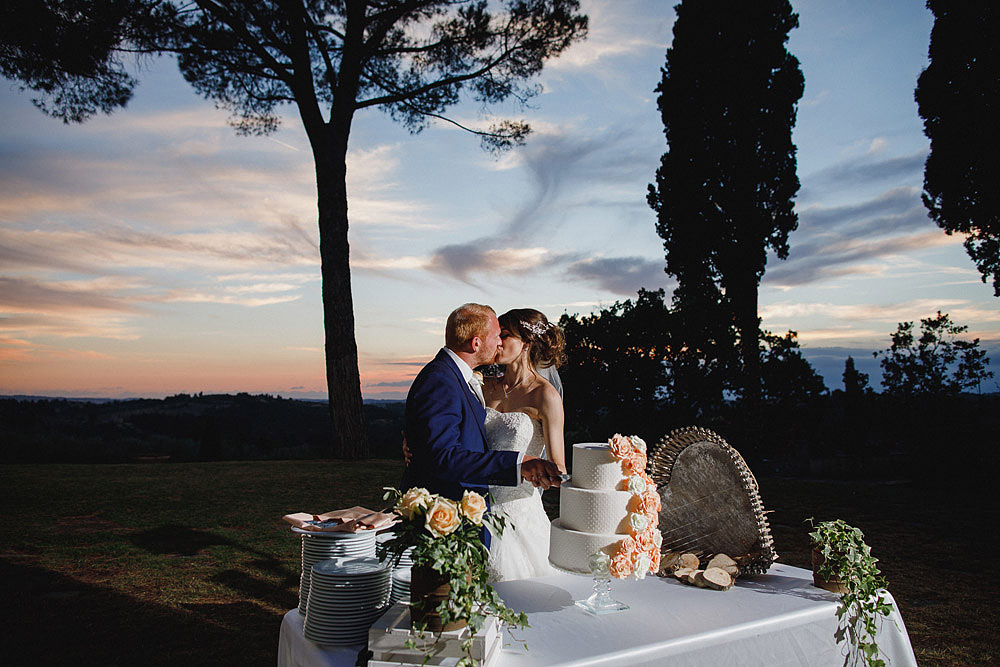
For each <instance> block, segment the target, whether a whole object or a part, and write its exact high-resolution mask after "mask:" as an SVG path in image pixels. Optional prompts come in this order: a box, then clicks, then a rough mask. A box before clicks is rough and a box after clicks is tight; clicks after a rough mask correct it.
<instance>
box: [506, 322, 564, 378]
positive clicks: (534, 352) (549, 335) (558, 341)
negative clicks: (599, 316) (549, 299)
mask: <svg viewBox="0 0 1000 667" xmlns="http://www.w3.org/2000/svg"><path fill="white" fill-rule="evenodd" d="M499 320H500V328H502V329H507V330H508V331H510V332H511V333H512V334H514V335H515V336H517V337H518V338H520V339H521V340H522V341H524V342H525V343H527V344H528V345H529V347H528V359H529V361H531V365H532V366H534V367H535V368H548V367H549V366H554V367H556V368H558V367H560V366H562V365H563V364H565V363H566V351H565V350H566V335H565V334H564V333H563V330H562V327H559V326H558V325H555V324H553V323H552V322H549V320H548V318H547V317H545V314H544V313H541V312H539V311H537V310H535V309H534V308H515V309H514V310H508V311H507V312H506V313H504V314H503V315H501V316H500V317H499Z"/></svg>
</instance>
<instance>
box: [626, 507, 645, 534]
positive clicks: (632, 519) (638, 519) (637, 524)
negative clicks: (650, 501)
mask: <svg viewBox="0 0 1000 667" xmlns="http://www.w3.org/2000/svg"><path fill="white" fill-rule="evenodd" d="M628 522H629V523H630V524H631V525H632V531H633V532H636V533H641V532H642V531H644V530H646V526H648V525H649V517H648V516H646V515H645V514H640V513H639V512H632V513H631V514H629V516H628Z"/></svg>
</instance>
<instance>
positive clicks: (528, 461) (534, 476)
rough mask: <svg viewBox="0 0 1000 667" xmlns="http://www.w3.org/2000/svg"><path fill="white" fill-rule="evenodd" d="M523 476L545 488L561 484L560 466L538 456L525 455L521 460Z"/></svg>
mask: <svg viewBox="0 0 1000 667" xmlns="http://www.w3.org/2000/svg"><path fill="white" fill-rule="evenodd" d="M521 477H523V478H524V479H526V480H528V481H529V482H531V483H532V484H534V485H535V486H537V487H538V488H540V489H542V490H545V489H548V488H551V487H553V486H559V484H560V482H559V467H558V466H557V465H556V464H555V463H553V462H552V461H546V460H545V459H540V458H538V457H537V456H525V457H524V460H523V461H521Z"/></svg>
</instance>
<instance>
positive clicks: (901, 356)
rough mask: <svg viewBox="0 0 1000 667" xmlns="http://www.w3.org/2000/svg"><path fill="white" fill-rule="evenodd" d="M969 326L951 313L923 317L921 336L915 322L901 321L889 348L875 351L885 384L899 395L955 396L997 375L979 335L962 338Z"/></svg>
mask: <svg viewBox="0 0 1000 667" xmlns="http://www.w3.org/2000/svg"><path fill="white" fill-rule="evenodd" d="M968 329H969V327H967V326H964V325H958V324H955V323H953V322H952V321H951V319H950V318H949V317H948V315H947V313H945V314H942V313H941V311H938V312H937V316H935V317H928V318H924V319H921V320H920V336H919V337H917V336H916V334H915V333H914V331H913V322H900V323H899V325H898V328H897V329H896V331H895V333H893V334H891V339H892V344H891V345H890V346H889V348H888V349H886V350H883V351H881V352H875V353H873V354H874V355H875V356H876V357H881V359H879V364H880V365H881V366H882V387H883V389H884V390H885V392H886V393H887V394H890V395H898V396H954V395H957V394H958V393H960V392H961V391H963V390H965V389H972V388H978V387H979V385H980V383H981V382H982V381H983V380H985V379H987V378H991V377H993V372H992V371H989V370H987V369H986V367H987V366H988V365H989V363H990V360H989V358H988V357H987V356H986V350H982V349H980V348H979V339H978V338H976V339H974V340H972V341H967V340H962V339H960V338H958V337H957V336H958V334H961V333H964V332H966V331H968Z"/></svg>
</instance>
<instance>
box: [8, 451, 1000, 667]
mask: <svg viewBox="0 0 1000 667" xmlns="http://www.w3.org/2000/svg"><path fill="white" fill-rule="evenodd" d="M400 472H401V463H399V462H397V461H385V460H372V461H364V462H353V463H345V462H342V461H294V462H246V463H244V462H222V463H183V464H181V463H179V464H166V465H9V466H0V499H2V505H0V507H2V510H3V511H2V515H0V517H2V518H0V522H2V534H3V542H2V548H0V582H2V583H0V590H2V592H3V601H4V604H3V617H2V618H0V621H2V622H0V628H2V630H0V638H2V640H3V646H4V647H5V651H4V652H5V655H4V663H5V664H10V665H52V664H69V663H73V664H102V665H126V664H127V665H158V664H163V665H177V664H187V665H201V664H210V665H229V664H232V665H237V664H238V665H265V664H274V662H275V659H276V652H277V640H278V628H279V624H280V620H281V616H282V615H283V614H284V613H285V612H286V611H287V610H289V609H291V608H293V607H294V606H296V604H297V603H298V578H299V560H300V552H299V541H298V540H297V539H296V538H295V537H294V536H293V535H292V533H291V532H290V531H289V530H288V528H287V526H286V525H285V524H283V523H282V521H281V516H282V515H284V514H287V513H289V512H293V511H307V512H322V511H325V510H330V509H336V508H341V507H348V506H351V505H356V504H358V505H364V506H367V507H372V508H375V507H378V506H380V505H381V502H382V501H381V488H382V487H383V486H389V485H396V484H398V480H399V476H400ZM760 484H761V493H762V496H763V499H764V503H765V506H766V507H768V508H770V509H773V510H774V512H773V513H772V514H771V515H770V517H771V524H772V529H773V532H774V535H775V541H776V547H777V550H778V553H779V554H781V561H782V562H785V563H789V564H792V565H798V566H801V567H807V568H808V567H809V548H808V544H807V538H806V532H807V529H806V526H805V525H804V524H803V519H805V518H806V517H809V516H815V517H816V518H817V519H818V520H823V519H829V518H838V517H839V518H843V519H844V520H845V521H847V522H848V523H851V524H852V525H856V526H858V527H860V528H861V529H862V530H863V531H864V532H865V535H866V538H867V539H868V542H869V544H870V545H871V546H872V549H873V552H874V554H875V556H876V557H878V558H879V559H880V566H881V567H882V569H883V572H884V573H885V574H886V576H887V578H888V580H889V582H890V590H891V591H892V593H893V595H894V596H895V598H896V600H897V602H898V603H899V606H900V608H901V609H902V612H903V619H904V621H905V623H906V626H907V630H908V631H909V633H910V637H911V640H912V642H913V645H914V648H915V650H916V654H917V658H918V661H919V662H920V664H921V665H947V666H952V665H954V666H957V665H990V664H997V662H1000V650H998V646H997V639H996V633H995V632H994V631H993V629H992V618H993V617H994V616H995V615H996V610H997V602H996V600H997V599H1000V598H998V596H997V595H998V593H1000V591H998V586H997V578H996V575H995V563H996V553H997V542H998V538H997V531H996V530H995V528H994V527H995V526H996V524H997V520H998V519H1000V512H998V510H997V508H996V503H995V502H992V503H987V502H984V501H983V499H981V498H977V497H976V496H973V495H969V494H960V493H956V492H942V491H937V492H932V491H929V490H928V489H927V488H925V487H924V486H923V485H918V484H914V483H900V484H879V483H872V482H824V481H809V480H788V479H761V480H760ZM546 500H547V505H548V506H549V507H550V508H552V507H558V504H557V503H556V504H554V505H553V503H552V501H553V500H554V498H553V493H552V492H550V493H547V494H546Z"/></svg>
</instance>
